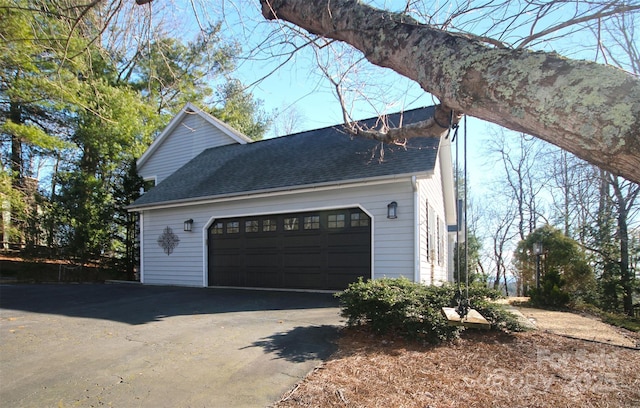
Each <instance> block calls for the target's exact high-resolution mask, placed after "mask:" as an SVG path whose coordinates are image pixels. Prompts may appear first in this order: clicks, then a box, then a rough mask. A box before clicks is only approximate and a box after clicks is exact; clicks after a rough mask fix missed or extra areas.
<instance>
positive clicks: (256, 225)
mask: <svg viewBox="0 0 640 408" xmlns="http://www.w3.org/2000/svg"><path fill="white" fill-rule="evenodd" d="M244 230H245V231H246V232H258V231H260V222H259V221H258V220H251V221H245V222H244Z"/></svg>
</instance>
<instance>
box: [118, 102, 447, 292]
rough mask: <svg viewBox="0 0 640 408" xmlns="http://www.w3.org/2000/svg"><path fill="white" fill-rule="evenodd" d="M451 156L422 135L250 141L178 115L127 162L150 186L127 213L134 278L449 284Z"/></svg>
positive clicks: (190, 111)
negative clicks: (401, 141) (396, 141)
mask: <svg viewBox="0 0 640 408" xmlns="http://www.w3.org/2000/svg"><path fill="white" fill-rule="evenodd" d="M431 115H433V108H432V107H428V108H421V109H415V110H411V111H406V112H403V113H402V114H394V115H390V116H389V118H388V119H389V123H390V124H392V125H393V124H398V123H400V121H402V123H405V124H408V123H412V122H415V121H419V120H424V119H427V118H428V117H430V116H431ZM362 123H364V124H367V125H370V126H373V125H375V119H370V120H365V121H362ZM450 148H451V146H450V143H449V140H445V139H442V140H439V139H435V138H417V139H411V140H409V141H408V142H407V143H406V145H404V146H397V145H382V144H380V143H379V142H376V141H372V140H366V139H360V138H351V137H349V136H348V135H347V134H345V132H344V130H343V128H342V126H341V125H336V126H332V127H326V128H323V129H318V130H311V131H307V132H302V133H297V134H293V135H289V136H283V137H279V138H274V139H267V140H263V141H258V142H251V140H250V139H248V138H247V137H246V136H244V135H242V134H240V133H238V132H237V131H235V130H233V129H231V128H230V127H229V126H227V125H225V124H224V123H222V122H221V121H219V120H217V119H215V118H213V117H211V116H210V115H208V114H207V113H205V112H203V111H201V110H200V109H198V108H196V107H195V106H193V105H191V104H188V105H187V106H185V107H184V108H183V110H182V111H181V112H180V113H179V114H178V115H177V116H176V117H175V118H174V119H173V120H172V121H171V123H170V124H169V126H168V127H167V128H166V129H165V130H164V131H163V132H162V134H160V136H159V137H158V138H157V139H156V141H155V142H154V143H153V144H152V145H151V147H150V148H149V149H148V150H147V152H146V153H145V154H144V155H143V156H142V157H141V158H140V160H139V161H138V173H139V174H140V175H141V176H142V177H143V178H144V179H145V180H151V181H152V182H153V183H154V184H156V186H155V187H153V188H152V189H150V190H149V191H148V192H146V193H144V194H143V195H142V197H141V198H139V199H138V200H137V201H136V202H135V203H133V205H131V207H130V211H135V212H138V213H139V214H140V226H141V233H140V235H141V237H140V239H141V271H140V279H141V281H142V282H143V283H145V284H160V285H183V286H231V287H259V288H290V289H329V290H334V289H344V288H345V287H346V286H347V285H348V284H349V283H350V282H353V281H355V280H357V279H358V277H363V278H365V279H371V278H380V277H400V276H404V277H406V278H408V279H410V280H413V281H416V282H423V283H426V284H438V283H441V282H444V281H449V280H451V278H452V276H453V274H452V269H453V268H452V266H453V262H452V256H451V255H452V253H453V251H452V248H453V242H454V237H455V234H454V233H450V232H448V226H454V225H455V224H456V211H455V209H456V205H455V197H454V188H453V171H452V162H451V151H450Z"/></svg>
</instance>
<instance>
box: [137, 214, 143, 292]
mask: <svg viewBox="0 0 640 408" xmlns="http://www.w3.org/2000/svg"><path fill="white" fill-rule="evenodd" d="M138 223H139V224H140V271H139V273H140V283H144V212H142V211H140V218H139V219H138Z"/></svg>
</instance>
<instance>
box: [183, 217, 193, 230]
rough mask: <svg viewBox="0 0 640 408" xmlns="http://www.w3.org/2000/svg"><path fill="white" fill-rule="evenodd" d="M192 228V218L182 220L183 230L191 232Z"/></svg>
mask: <svg viewBox="0 0 640 408" xmlns="http://www.w3.org/2000/svg"><path fill="white" fill-rule="evenodd" d="M192 229H193V219H192V218H189V219H188V220H186V221H185V222H184V230H185V231H187V232H191V230H192Z"/></svg>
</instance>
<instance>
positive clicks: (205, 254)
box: [202, 204, 375, 289]
mask: <svg viewBox="0 0 640 408" xmlns="http://www.w3.org/2000/svg"><path fill="white" fill-rule="evenodd" d="M345 208H359V209H360V210H361V211H362V212H363V213H365V214H367V215H368V216H369V219H370V220H371V224H370V228H371V242H370V247H371V270H370V274H369V275H370V276H369V278H370V279H373V278H374V271H375V264H374V262H375V254H374V251H375V234H374V231H375V217H374V216H373V214H371V213H370V212H369V211H368V210H367V209H366V208H364V207H363V206H362V205H361V204H343V205H339V206H338V205H336V206H323V207H303V208H297V207H293V209H287V211H284V212H283V211H263V212H247V213H239V214H237V213H235V214H232V215H231V214H226V215H225V214H224V213H223V214H217V215H214V216H212V217H210V218H209V220H208V221H207V222H206V223H205V224H204V226H203V227H202V256H203V262H202V265H203V270H202V283H203V285H204V287H208V286H209V257H208V254H209V242H208V238H209V237H208V234H207V231H208V230H209V227H210V226H211V224H213V222H214V221H215V220H217V219H225V218H242V217H260V216H263V215H272V214H273V215H275V214H288V213H298V212H308V211H331V210H340V209H345ZM265 289H268V288H265Z"/></svg>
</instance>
